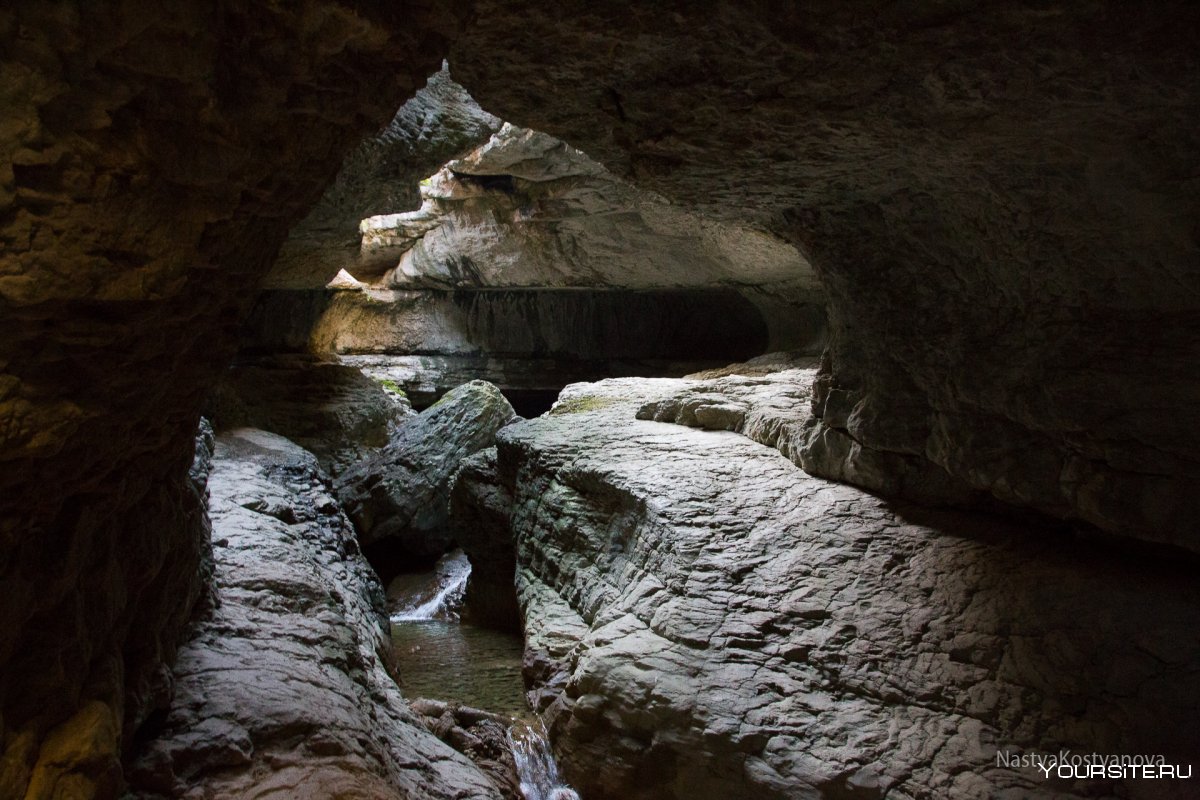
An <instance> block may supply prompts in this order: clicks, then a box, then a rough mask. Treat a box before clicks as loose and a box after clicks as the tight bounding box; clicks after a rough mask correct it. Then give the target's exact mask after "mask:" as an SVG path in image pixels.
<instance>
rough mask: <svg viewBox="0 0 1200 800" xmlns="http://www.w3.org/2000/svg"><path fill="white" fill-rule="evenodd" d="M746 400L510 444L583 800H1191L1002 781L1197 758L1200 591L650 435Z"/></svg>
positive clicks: (726, 448)
mask: <svg viewBox="0 0 1200 800" xmlns="http://www.w3.org/2000/svg"><path fill="white" fill-rule="evenodd" d="M810 374H811V373H810ZM770 377H771V376H767V378H766V379H763V378H754V379H741V378H734V379H729V378H726V379H721V380H723V381H726V382H728V381H730V380H733V381H736V382H741V381H746V380H752V381H761V380H766V381H767V382H766V384H759V385H757V386H754V385H753V384H741V385H742V388H746V387H747V386H749V387H751V388H753V389H754V391H765V390H766V389H767V388H771V387H770V380H769V378H770ZM721 380H718V381H715V382H712V383H707V384H706V383H701V382H688V381H671V380H657V381H653V380H649V381H648V380H612V381H604V382H600V383H597V384H586V385H579V386H573V387H568V389H567V390H566V391H564V394H563V397H562V399H561V400H560V402H559V404H558V406H557V407H556V409H555V410H554V411H552V413H550V414H548V415H546V416H544V417H541V418H539V419H536V420H529V421H525V422H521V423H519V424H516V425H513V426H510V427H508V428H505V429H504V430H503V431H501V432H500V434H499V435H498V441H497V453H498V455H497V464H496V469H495V474H494V477H493V478H492V480H496V481H501V482H503V484H504V486H505V487H506V489H507V491H509V492H511V494H512V505H511V508H510V511H509V514H510V517H509V520H510V525H511V529H512V535H513V537H514V541H515V547H516V561H517V590H518V596H519V598H520V601H521V608H522V613H523V617H524V620H525V623H526V635H527V645H528V647H529V648H530V651H531V652H530V653H529V654H528V655H527V677H530V678H533V679H535V680H537V681H540V682H542V683H543V686H542V691H541V692H540V693H538V694H537V695H535V700H536V701H537V703H538V704H539V705H542V706H548V707H549V713H550V715H551V719H552V720H553V729H554V732H555V734H556V737H557V738H556V741H557V748H558V751H559V755H560V757H561V759H562V761H563V764H564V769H565V771H566V775H567V777H568V779H569V780H570V781H571V782H572V783H573V784H574V785H576V786H578V787H579V788H580V789H581V791H582V793H583V794H584V796H588V797H599V798H604V797H622V798H647V799H649V798H663V797H680V798H682V797H691V796H697V795H702V796H721V797H729V798H765V797H770V798H798V797H814V798H816V797H843V796H858V795H860V794H861V795H862V796H869V797H885V796H886V797H931V796H953V797H964V798H991V797H996V796H1006V793H1007V795H1011V796H1014V797H1015V796H1021V797H1052V796H1061V795H1078V796H1098V795H1106V794H1114V793H1115V794H1116V795H1118V796H1129V797H1151V796H1155V797H1185V796H1187V792H1188V788H1187V786H1186V785H1184V784H1181V783H1179V782H1170V781H1158V782H1155V783H1154V785H1153V786H1151V787H1149V788H1146V787H1147V784H1146V783H1141V782H1138V781H1132V780H1131V781H1109V782H1105V781H1098V782H1081V783H1078V784H1070V783H1066V782H1054V781H1051V782H1046V781H1045V780H1044V779H1043V777H1042V775H1041V773H1040V772H1039V771H1038V770H1036V769H1033V768H1029V769H1013V768H1005V767H1001V766H998V765H997V761H996V753H997V751H998V750H1003V751H1013V750H1022V751H1039V752H1058V751H1059V750H1060V748H1067V749H1069V750H1070V751H1071V752H1073V753H1092V752H1097V753H1113V754H1121V753H1127V754H1131V753H1161V754H1163V755H1164V756H1165V757H1166V758H1167V759H1168V761H1169V762H1183V763H1186V762H1187V761H1188V760H1189V759H1191V758H1193V757H1194V753H1195V752H1197V748H1198V747H1200V740H1198V739H1197V732H1196V729H1195V725H1194V719H1195V715H1196V713H1197V711H1198V710H1200V708H1198V707H1197V704H1196V699H1195V698H1197V697H1200V685H1198V684H1197V677H1196V673H1195V671H1194V668H1193V665H1194V664H1195V663H1197V658H1200V639H1198V638H1197V637H1196V635H1195V633H1194V630H1195V628H1196V626H1197V622H1200V620H1198V619H1197V613H1198V612H1197V609H1198V608H1200V594H1198V591H1200V590H1198V589H1197V587H1196V584H1195V581H1194V580H1193V578H1192V576H1191V569H1190V567H1188V566H1187V565H1184V564H1176V563H1171V562H1169V561H1164V560H1162V559H1161V558H1158V557H1156V556H1157V554H1154V553H1145V552H1138V551H1132V552H1131V551H1128V550H1123V549H1121V548H1118V547H1114V546H1112V545H1106V544H1105V543H1103V542H1099V541H1096V540H1091V539H1084V540H1078V539H1075V538H1072V537H1070V536H1068V535H1064V534H1062V533H1061V532H1056V531H1048V530H1040V529H1033V528H1029V527H1023V526H1018V525H1015V524H1013V523H1010V522H1004V521H1000V520H998V519H993V518H988V517H984V516H979V515H965V514H958V513H951V512H932V511H928V510H925V511H921V510H917V509H915V508H910V507H905V506H895V505H892V504H889V503H887V502H885V501H883V500H881V499H878V498H876V497H873V496H871V495H869V494H866V493H865V492H863V491H861V490H859V489H856V488H854V487H850V486H845V485H838V484H833V483H829V482H826V481H824V480H820V479H816V478H812V477H809V476H807V475H806V474H805V473H803V472H802V471H801V470H800V469H798V468H797V467H796V466H795V465H794V464H793V463H791V462H790V461H788V460H787V459H785V458H784V457H783V456H782V455H781V453H780V452H779V451H777V450H776V449H775V448H774V447H765V446H763V445H760V444H758V443H756V442H754V441H751V439H749V438H747V437H745V436H742V435H739V434H736V433H733V432H727V431H710V430H701V429H697V428H690V427H684V426H681V425H676V424H670V425H667V424H663V423H659V422H652V421H643V420H638V419H636V415H637V412H638V410H639V409H641V408H645V407H651V406H653V407H657V408H666V407H667V406H669V405H671V404H672V403H674V404H676V405H678V403H679V398H681V397H698V396H703V395H704V394H718V393H716V392H715V391H714V390H715V388H716V387H717V386H718V385H719V384H720V383H721ZM777 391H778V387H775V388H771V392H772V393H774V392H777ZM792 391H803V387H802V386H793V389H792ZM718 396H725V395H724V393H720V394H718ZM743 396H744V395H743ZM726 400H728V397H726ZM727 404H728V403H726V402H725V401H724V400H723V401H722V403H721V404H720V405H727ZM684 405H685V406H686V405H687V404H686V403H684ZM751 408H753V405H752V404H751ZM696 410H697V411H698V410H699V406H698V407H697V409H696ZM746 416H747V418H749V417H751V416H753V412H752V411H751V412H747V414H746ZM743 426H744V423H743ZM714 427H720V426H714ZM477 461H478V462H479V463H478V464H476V466H478V467H483V466H485V465H486V457H479V458H478V459H477ZM483 506H484V508H485V509H486V506H487V504H486V503H485V504H483Z"/></svg>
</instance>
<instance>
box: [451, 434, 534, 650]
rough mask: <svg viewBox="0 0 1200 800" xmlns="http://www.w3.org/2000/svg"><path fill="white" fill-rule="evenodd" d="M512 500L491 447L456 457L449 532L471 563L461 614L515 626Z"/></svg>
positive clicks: (490, 623)
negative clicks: (459, 462) (469, 454)
mask: <svg viewBox="0 0 1200 800" xmlns="http://www.w3.org/2000/svg"><path fill="white" fill-rule="evenodd" d="M512 504H513V498H512V490H511V489H509V487H508V486H507V485H506V484H505V483H504V481H502V480H501V479H500V476H499V474H498V473H497V472H496V448H494V447H489V448H488V449H486V450H482V451H480V452H478V453H476V454H475V455H473V456H471V457H469V458H465V459H463V460H462V462H461V464H460V465H459V468H458V472H457V474H456V475H455V476H454V485H453V486H452V487H451V491H450V532H451V535H452V536H453V537H454V541H456V542H457V543H458V546H459V547H461V548H463V550H464V551H465V552H466V553H467V557H468V558H469V559H470V562H471V579H470V580H469V581H468V582H467V591H466V595H465V596H464V598H463V603H464V607H465V614H466V616H467V617H468V618H469V619H470V620H471V621H472V622H474V623H475V624H478V625H485V626H488V627H492V628H500V629H502V630H511V631H520V630H521V629H522V627H523V626H522V624H521V614H520V610H519V609H518V607H517V595H516V591H515V589H514V583H513V582H514V577H515V574H516V569H517V561H516V553H515V550H514V549H513V539H512V528H511V525H510V523H511V519H510V517H511V515H512Z"/></svg>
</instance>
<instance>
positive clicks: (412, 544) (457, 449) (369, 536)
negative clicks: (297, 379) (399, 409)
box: [338, 381, 516, 571]
mask: <svg viewBox="0 0 1200 800" xmlns="http://www.w3.org/2000/svg"><path fill="white" fill-rule="evenodd" d="M515 416H516V415H515V414H514V413H513V410H512V406H510V405H509V404H508V401H507V400H505V399H504V395H502V394H500V391H499V390H498V389H497V388H496V387H495V386H492V385H491V384H490V383H487V382H485V381H472V382H471V383H467V384H464V385H462V386H460V387H459V388H457V389H455V390H454V391H452V392H450V393H449V394H447V395H445V396H444V397H443V398H442V399H441V400H440V401H438V403H436V404H435V405H433V406H432V407H430V408H428V409H426V410H425V411H423V412H422V413H420V414H418V415H417V416H415V417H410V418H409V419H407V420H406V421H405V422H404V423H403V424H402V425H400V426H399V428H398V429H397V430H396V432H395V434H393V436H392V437H391V439H390V440H389V441H388V444H387V446H386V447H385V448H383V450H381V451H380V452H379V453H377V454H375V455H373V456H371V457H369V458H367V459H365V460H364V461H361V462H359V463H358V464H356V465H354V466H353V467H351V468H350V469H348V470H346V472H345V473H344V474H342V476H341V477H340V478H339V479H338V497H339V498H340V499H341V503H342V505H343V506H344V507H345V509H346V513H347V514H348V515H349V516H350V519H352V520H353V521H354V526H355V528H356V529H357V530H358V539H359V541H360V542H361V543H362V545H363V547H364V548H366V549H367V551H368V553H369V554H371V555H372V560H373V561H374V560H375V554H376V553H378V554H379V555H380V556H381V557H386V558H387V559H388V560H392V559H397V558H407V559H409V560H410V562H418V563H419V562H420V561H425V560H432V559H435V558H437V557H438V556H439V555H441V554H442V553H444V552H445V551H446V550H447V549H449V546H450V543H451V541H452V539H451V534H450V528H449V522H448V519H447V506H448V503H449V501H450V486H451V483H452V480H453V478H454V473H455V471H456V470H457V469H458V465H459V462H461V461H462V460H463V459H464V458H466V457H467V456H469V455H471V454H473V453H477V452H479V451H480V450H483V449H484V448H487V447H491V446H492V444H493V442H494V441H495V436H496V431H498V430H500V428H502V427H504V426H505V425H507V424H508V423H509V422H511V421H512V420H513V419H514V418H515ZM372 551H374V552H372ZM384 554H386V556H385V555H384ZM376 565H377V568H379V569H383V570H384V571H387V570H386V569H384V567H383V565H382V564H381V563H380V562H376Z"/></svg>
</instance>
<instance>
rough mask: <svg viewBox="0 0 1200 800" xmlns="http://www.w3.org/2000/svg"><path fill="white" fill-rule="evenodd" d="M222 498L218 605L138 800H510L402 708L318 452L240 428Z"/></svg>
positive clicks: (147, 744)
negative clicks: (280, 799)
mask: <svg viewBox="0 0 1200 800" xmlns="http://www.w3.org/2000/svg"><path fill="white" fill-rule="evenodd" d="M209 490H210V492H211V506H210V511H211V516H212V520H213V536H214V545H215V547H214V553H215V562H216V572H215V577H214V581H213V582H214V586H215V589H216V601H217V602H216V606H215V608H214V609H213V610H212V611H211V612H210V613H209V614H208V615H207V616H205V617H204V618H202V619H201V620H199V621H198V622H197V623H196V624H195V625H193V627H192V628H191V630H190V636H189V639H188V641H187V643H186V644H185V645H184V646H183V648H182V649H181V650H180V653H179V656H178V660H177V662H176V665H175V669H174V682H175V692H174V698H173V700H172V702H171V705H170V709H169V710H168V711H167V712H165V714H163V715H162V716H161V717H160V718H156V719H154V720H152V722H151V723H150V724H148V725H147V727H146V728H145V729H144V730H143V731H142V732H141V733H140V739H141V741H140V742H139V745H138V748H137V752H136V754H135V757H134V759H133V761H132V765H131V767H130V770H129V779H130V783H131V785H132V795H133V796H134V797H137V798H145V799H146V800H151V798H160V797H169V798H197V799H198V798H211V797H237V798H247V800H248V799H249V798H266V797H280V796H287V797H296V798H314V799H315V798H330V797H355V798H397V800H399V798H411V797H422V798H431V799H436V798H446V800H450V798H454V799H455V800H461V799H462V798H479V800H483V798H500V797H502V796H504V795H503V794H502V793H501V792H500V790H499V789H498V788H497V787H496V786H495V785H494V784H493V783H492V782H491V781H490V780H489V779H488V778H487V777H486V776H485V775H484V774H483V773H482V772H481V771H480V770H479V769H478V768H477V767H476V766H475V765H474V764H473V763H472V762H471V761H469V760H468V759H466V758H465V757H463V756H461V755H460V754H459V753H457V752H456V751H455V750H453V749H452V748H450V747H449V746H447V745H445V744H443V743H442V742H441V741H440V740H439V739H438V738H437V737H435V736H434V735H432V734H431V733H430V732H429V731H428V730H427V729H426V726H425V724H424V723H423V721H422V718H421V717H420V716H419V715H418V714H416V713H414V712H413V711H411V710H410V709H409V708H408V706H407V705H406V703H405V702H404V700H403V699H402V698H401V694H400V690H399V689H398V688H397V686H396V684H395V682H394V681H393V680H392V678H391V676H390V675H389V674H388V672H387V669H386V664H387V655H386V654H387V651H388V647H389V640H388V636H387V633H386V619H385V618H384V617H383V616H382V615H383V613H384V607H383V590H382V587H381V586H380V584H379V581H378V579H377V578H376V577H375V575H374V573H373V572H372V571H371V568H370V567H369V566H368V564H367V562H366V561H365V560H364V559H363V557H362V555H361V553H360V552H359V549H358V546H357V542H356V540H355V537H354V532H353V529H352V528H351V527H350V524H349V521H348V520H347V519H346V517H345V516H344V515H343V514H342V512H341V509H340V508H339V506H338V504H337V501H336V500H335V499H334V497H333V495H332V493H331V486H330V484H329V479H328V477H326V475H325V474H324V473H323V472H322V471H321V469H320V467H319V466H318V464H317V461H316V459H315V458H314V456H313V455H312V454H310V453H308V452H307V451H305V450H303V449H301V448H299V447H298V446H296V445H295V444H293V443H291V442H289V441H288V440H286V439H284V438H282V437H280V436H277V435H275V434H271V433H267V432H265V431H257V430H253V429H239V430H237V431H232V432H229V433H226V434H223V435H222V436H221V437H220V438H219V439H218V441H217V450H216V458H215V463H214V468H213V471H212V475H211V478H210V479H209ZM63 796H65V795H63Z"/></svg>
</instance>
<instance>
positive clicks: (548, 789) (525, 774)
mask: <svg viewBox="0 0 1200 800" xmlns="http://www.w3.org/2000/svg"><path fill="white" fill-rule="evenodd" d="M508 744H509V746H510V747H511V748H512V754H513V761H515V762H516V765H517V777H518V778H520V780H521V794H522V795H523V796H524V797H525V800H579V794H578V793H577V792H576V791H575V790H574V789H572V788H571V787H569V786H567V785H566V784H565V783H563V781H562V778H560V777H559V774H558V764H557V763H555V761H554V754H553V753H552V752H551V751H550V739H549V737H548V736H547V735H546V725H545V723H543V722H542V720H541V719H538V720H537V721H536V722H532V723H529V722H516V723H514V724H513V726H512V727H511V728H509V729H508Z"/></svg>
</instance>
